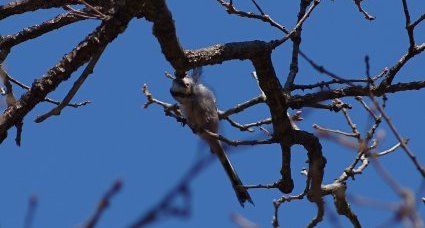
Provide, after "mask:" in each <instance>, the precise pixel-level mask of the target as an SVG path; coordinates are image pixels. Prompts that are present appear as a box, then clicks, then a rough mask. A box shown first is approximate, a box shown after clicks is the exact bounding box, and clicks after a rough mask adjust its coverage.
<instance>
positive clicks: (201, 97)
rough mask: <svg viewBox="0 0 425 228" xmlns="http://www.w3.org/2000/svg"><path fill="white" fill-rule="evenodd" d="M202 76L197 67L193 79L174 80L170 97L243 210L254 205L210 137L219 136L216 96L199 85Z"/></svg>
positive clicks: (190, 77)
mask: <svg viewBox="0 0 425 228" xmlns="http://www.w3.org/2000/svg"><path fill="white" fill-rule="evenodd" d="M201 74H202V68H201V67H197V68H194V69H193V71H192V75H191V76H188V75H185V77H183V78H174V79H173V82H172V85H171V88H170V93H171V95H172V97H173V98H174V99H175V100H176V101H177V102H178V103H179V108H180V110H181V112H182V115H183V117H184V119H185V123H186V124H187V125H188V126H189V127H190V128H191V129H192V131H193V133H195V134H197V135H198V136H200V138H201V139H203V140H204V141H205V142H207V143H208V145H209V147H210V150H211V152H212V153H214V154H215V155H216V156H217V157H218V159H219V161H220V163H221V165H222V166H223V168H224V170H225V172H226V174H227V176H228V177H229V180H230V182H231V184H232V187H233V189H234V191H235V193H236V197H237V198H238V201H239V203H240V204H241V206H242V207H244V205H245V203H246V202H249V203H251V204H252V205H254V202H253V201H252V199H251V196H250V195H249V193H248V191H247V189H246V188H245V187H244V186H243V183H242V181H241V179H240V178H239V176H238V175H237V173H236V171H235V169H234V168H233V166H232V164H231V163H230V160H229V158H228V156H227V154H226V152H225V151H224V149H223V146H222V144H221V142H220V140H218V139H217V137H214V136H212V134H211V133H213V134H218V125H219V116H218V109H217V105H216V101H215V96H214V94H213V92H212V91H211V90H210V89H209V88H207V87H206V86H205V85H203V84H201V83H200V80H199V79H200V76H201Z"/></svg>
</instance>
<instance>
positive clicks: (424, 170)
mask: <svg viewBox="0 0 425 228" xmlns="http://www.w3.org/2000/svg"><path fill="white" fill-rule="evenodd" d="M370 99H371V100H372V101H373V103H374V104H375V108H376V109H377V110H378V111H379V112H380V113H381V115H382V116H383V117H384V119H385V121H386V122H387V124H388V126H389V127H390V129H391V131H392V132H393V134H394V135H395V136H396V138H397V140H398V141H399V142H400V146H401V147H402V148H403V150H404V151H405V152H406V154H407V155H408V156H409V158H410V160H411V161H412V162H413V164H414V165H415V167H416V169H417V170H418V171H419V173H420V174H421V175H422V177H425V168H424V167H423V166H422V165H421V164H420V163H419V161H418V159H417V157H416V156H415V154H414V153H413V152H412V151H411V150H410V149H409V147H408V146H407V145H406V142H405V140H404V139H403V137H401V135H400V133H398V131H397V129H396V127H395V126H394V124H393V123H392V121H391V119H390V117H389V116H388V115H387V113H386V112H385V111H384V109H383V108H382V107H381V106H380V105H379V103H378V101H377V100H376V98H375V97H374V96H372V95H371V96H370Z"/></svg>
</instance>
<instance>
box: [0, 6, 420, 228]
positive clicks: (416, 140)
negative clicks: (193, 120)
mask: <svg viewBox="0 0 425 228" xmlns="http://www.w3.org/2000/svg"><path fill="white" fill-rule="evenodd" d="M5 2H8V1H1V4H5ZM245 2H249V1H245ZM282 2H283V3H282ZM419 2H420V1H409V6H410V9H411V13H412V17H413V18H417V17H418V16H419V15H422V14H423V13H424V11H425V8H424V7H425V6H424V4H423V3H419ZM235 3H236V4H237V5H238V6H239V8H241V9H250V10H254V8H253V7H252V6H251V5H249V4H247V3H243V2H242V1H235ZM259 3H260V4H261V5H262V6H263V9H264V10H265V11H266V12H267V13H268V14H269V15H271V16H272V17H273V18H274V19H275V20H276V21H278V22H280V23H281V24H283V25H285V26H287V27H288V28H291V27H292V26H293V25H294V23H295V20H296V15H297V12H298V4H299V3H298V1H280V2H279V3H278V2H277V1H275V3H272V1H259ZM168 5H169V8H170V10H171V11H172V13H173V16H174V20H175V22H176V26H177V33H178V36H179V38H180V41H181V43H182V45H183V47H185V48H189V49H191V48H201V47H206V46H209V45H213V44H217V43H224V42H232V41H247V40H255V39H258V40H266V41H268V40H271V39H277V38H279V37H281V34H280V33H279V32H278V31H277V30H276V29H274V28H272V27H270V26H269V25H267V24H265V23H261V22H258V21H255V20H250V19H246V18H238V17H236V16H231V15H228V14H227V13H226V12H225V11H224V9H223V8H222V7H221V6H220V5H219V4H218V3H217V2H216V1H212V0H211V1H196V0H190V1H168ZM364 7H365V9H367V10H368V11H369V12H370V13H371V14H372V15H374V16H376V17H377V19H376V20H375V21H373V22H369V21H367V20H365V19H364V18H363V16H362V15H361V14H360V13H359V12H358V11H357V8H356V7H355V5H354V3H353V2H352V1H322V2H321V3H320V5H319V6H318V7H317V8H316V10H315V11H314V13H313V14H312V16H311V17H310V18H309V19H308V21H307V22H306V23H305V25H304V29H303V42H302V50H304V51H305V52H306V53H307V54H309V56H310V57H311V58H313V59H314V60H315V61H317V62H318V63H320V64H322V65H324V66H325V67H326V68H327V69H329V70H331V71H332V72H335V73H337V74H340V75H342V76H344V77H347V78H362V77H364V72H365V67H364V61H363V59H364V56H365V55H366V54H367V55H369V56H370V58H371V61H370V62H371V72H372V74H377V73H379V72H380V71H381V70H382V69H383V68H384V67H389V66H391V65H393V64H394V63H395V62H396V61H397V60H398V59H399V58H400V57H401V56H402V55H403V54H404V53H405V51H406V50H407V47H408V40H407V35H406V33H405V31H404V16H403V11H402V6H401V1H371V0H369V1H365V3H364ZM61 11H62V10H61V9H59V10H43V11H37V12H34V13H30V14H27V15H18V16H13V17H10V18H8V19H6V20H3V21H0V33H1V34H2V35H3V34H11V33H14V32H17V31H20V30H21V29H22V28H23V27H25V26H29V25H33V24H34V23H41V22H42V21H44V20H46V19H48V18H50V17H52V16H54V15H56V14H57V13H59V12H61ZM98 23H99V22H97V21H85V22H82V23H77V24H74V25H71V26H69V27H67V28H65V29H61V30H59V31H55V32H52V33H50V34H48V35H46V36H43V37H41V38H38V39H35V40H31V41H29V42H26V43H25V44H23V45H20V46H18V47H15V48H14V49H13V50H12V52H11V54H10V55H9V57H8V59H7V62H6V68H7V70H8V71H9V73H10V74H12V75H13V76H14V77H16V78H17V79H19V80H21V81H22V82H25V83H26V84H31V83H32V82H33V80H34V79H35V78H39V77H41V76H42V75H43V74H44V73H45V72H46V71H47V69H49V68H50V67H52V66H53V65H54V64H55V63H56V62H57V61H58V60H59V59H60V58H61V57H62V56H63V55H64V54H65V53H67V52H68V51H69V50H71V49H72V48H73V47H74V46H75V45H76V44H77V43H78V42H79V41H80V40H82V39H83V38H84V37H85V36H86V34H87V33H89V32H90V31H91V30H92V29H94V28H95V27H96V26H97V25H98ZM416 40H417V42H418V43H422V42H424V41H425V27H424V25H421V26H420V27H419V28H418V31H417V33H416ZM290 46H291V45H290V43H289V42H288V43H286V44H284V45H283V46H282V47H280V48H279V49H278V50H277V51H275V52H274V55H273V61H274V64H275V67H276V71H277V73H278V75H279V78H280V80H281V81H282V82H284V81H285V77H286V75H287V73H288V69H289V62H290V51H291V49H290ZM424 62H425V56H424V55H423V54H422V56H418V57H416V58H415V59H414V60H413V61H411V62H409V64H407V66H406V67H405V68H404V69H403V70H402V71H401V72H400V73H399V75H398V77H397V80H398V81H412V80H423V76H424V72H425V65H424V64H423V63H424ZM164 71H170V72H173V69H172V68H171V66H170V65H169V64H168V62H166V61H165V58H164V57H163V56H162V54H161V51H160V48H159V45H158V43H157V41H156V39H154V37H153V35H152V34H151V23H150V22H147V21H145V20H143V19H142V20H134V21H132V23H131V24H130V26H129V27H128V29H127V31H126V32H125V33H124V34H123V35H121V36H119V37H118V39H116V40H115V41H114V42H113V43H112V44H111V45H110V46H108V48H107V50H106V52H105V53H104V55H103V56H102V58H101V59H100V61H99V63H98V65H97V67H96V68H95V72H94V74H93V75H91V76H90V77H89V79H88V80H87V81H86V83H85V84H84V86H83V87H82V88H81V90H80V91H79V92H78V94H77V96H76V98H75V101H82V100H90V101H92V102H93V103H92V104H90V105H88V106H85V107H82V108H79V109H72V108H68V109H65V110H64V111H63V112H62V114H61V115H60V116H59V117H53V118H51V119H48V120H47V121H45V122H43V123H42V124H36V123H34V122H33V120H34V118H35V117H36V116H37V115H40V114H43V113H44V112H45V111H47V110H49V109H50V108H52V106H51V105H50V104H41V105H39V106H38V107H37V108H35V109H34V110H33V111H32V112H31V113H30V114H29V115H28V116H27V117H26V118H25V124H24V131H23V138H22V140H23V141H22V146H21V147H17V146H16V145H15V144H14V135H15V131H14V130H10V131H9V138H8V139H7V140H6V141H5V142H4V143H3V144H2V145H1V147H0V148H1V150H0V181H1V183H2V184H1V186H2V187H1V190H0V202H1V203H0V226H1V227H5V228H7V227H22V225H23V221H24V217H25V213H26V210H27V205H28V198H29V197H30V196H31V195H33V194H35V195H37V197H38V199H39V207H38V208H37V212H36V214H35V221H34V224H33V225H34V226H33V227H75V226H76V225H78V224H82V223H84V222H85V221H86V220H87V218H88V217H89V216H90V215H91V214H92V212H93V211H94V209H95V207H96V205H97V203H98V200H99V199H100V198H101V196H102V195H103V194H104V192H105V191H106V190H107V189H108V188H109V187H110V185H111V184H112V182H113V181H114V180H116V179H117V178H121V179H122V180H123V182H124V186H123V189H122V191H121V192H120V193H119V195H117V196H116V197H115V198H114V199H113V201H112V204H111V206H110V208H109V209H108V210H107V212H106V213H105V214H104V216H103V217H102V218H101V221H100V223H99V226H98V227H111V228H114V227H126V226H128V225H129V224H131V223H132V222H134V221H135V220H136V219H137V218H138V217H139V216H140V215H142V214H143V213H145V212H146V211H147V210H148V209H149V208H151V207H152V206H154V205H155V204H156V203H158V202H159V201H160V200H161V199H162V197H163V196H164V194H165V193H166V192H168V191H169V190H170V189H171V188H172V187H173V186H174V185H175V184H176V183H177V182H178V181H179V179H180V177H181V176H182V175H183V173H184V172H185V171H186V170H187V169H188V168H189V167H190V166H191V165H192V164H193V162H194V161H195V160H196V159H197V158H199V157H200V156H202V155H205V154H207V153H209V151H208V149H207V148H206V147H205V146H203V145H202V143H201V142H200V140H199V139H198V138H197V137H196V136H195V135H193V134H192V132H191V130H190V129H189V128H187V127H181V126H180V124H178V123H177V122H176V121H175V120H173V119H171V118H168V117H166V116H165V115H164V113H163V111H162V109H161V108H159V107H156V106H152V107H150V108H149V109H147V110H145V109H143V104H144V103H145V97H144V96H143V95H142V93H141V87H142V85H143V84H144V83H147V84H148V85H149V88H150V91H151V92H152V93H153V94H154V95H155V96H156V97H157V98H159V99H162V100H164V101H167V102H173V100H172V98H171V96H170V94H169V86H170V80H169V79H167V78H165V77H164V76H163V73H164ZM252 71H253V67H252V65H251V64H250V63H249V62H247V61H245V62H241V61H231V62H226V63H224V64H222V65H216V66H209V67H205V68H204V75H203V78H202V80H203V81H204V82H205V84H207V85H208V86H210V87H211V88H212V89H213V90H214V92H215V93H216V97H217V100H218V106H219V108H220V109H222V110H224V109H227V108H230V107H232V106H234V105H236V104H238V103H241V102H243V101H245V100H248V99H250V98H252V97H254V96H257V95H258V93H259V91H258V88H257V86H256V82H255V81H254V80H253V79H252V78H251V76H250V73H251V72H252ZM76 77H78V74H74V75H73V77H72V79H71V80H69V81H67V82H66V83H63V84H62V85H61V86H60V87H59V88H58V89H57V90H56V91H55V92H54V93H52V94H51V95H50V97H52V98H55V99H61V98H62V97H63V96H64V94H65V93H66V91H67V90H68V89H69V88H70V87H71V86H72V83H73V82H72V81H73V80H75V79H76ZM321 80H328V78H326V77H325V76H323V75H320V74H318V73H316V72H315V71H314V70H312V69H311V67H310V66H308V64H306V62H305V61H302V60H301V61H300V72H299V75H298V77H297V81H296V83H297V84H302V83H308V82H313V81H321ZM15 90H18V89H17V88H16V89H15ZM424 99H425V92H424V91H412V92H403V93H399V94H396V95H389V101H388V104H387V109H386V110H387V112H388V114H389V115H390V116H391V118H392V120H393V121H394V122H395V123H396V126H397V128H398V130H399V131H400V133H401V134H402V135H403V136H404V137H408V138H410V139H411V141H410V143H409V146H410V148H411V149H412V150H413V151H414V152H415V153H416V155H417V156H418V159H419V160H420V161H421V162H422V163H425V154H424V153H423V149H424V147H425V142H424V134H423V129H425V121H423V116H424V114H425V106H424V105H423V100H424ZM344 101H346V102H349V103H351V104H353V106H354V109H353V110H352V111H350V113H351V114H352V117H353V119H354V120H355V122H356V123H357V124H358V126H359V127H360V129H362V130H363V131H364V130H365V128H366V127H367V126H368V123H369V121H368V117H367V114H366V113H365V112H364V111H363V110H362V109H361V108H360V107H359V106H358V105H357V103H355V102H354V101H353V100H352V99H344ZM2 107H4V104H3V106H2ZM304 113H305V116H304V118H305V120H304V121H303V122H301V123H300V124H299V126H300V127H301V128H302V129H303V130H306V131H310V132H313V129H312V127H311V126H312V124H313V123H317V124H320V125H321V126H325V127H329V128H339V129H343V130H346V131H349V128H348V127H347V126H346V124H345V122H344V119H343V116H342V114H341V113H336V114H335V113H331V112H329V111H312V110H308V109H306V110H305V111H304ZM266 117H268V111H267V108H266V106H265V105H260V106H259V107H256V108H253V109H250V110H249V111H247V112H246V113H245V114H242V115H238V116H236V117H235V118H236V119H237V120H238V121H240V122H253V121H256V120H258V119H260V118H266ZM382 127H383V128H382V131H383V132H385V133H386V136H385V139H384V141H383V142H382V143H381V145H380V148H381V149H382V150H384V149H387V148H389V147H391V146H393V145H394V144H395V143H396V139H395V138H394V137H393V135H392V134H391V133H390V132H389V131H388V129H387V127H386V124H382ZM222 133H223V134H224V135H226V136H228V137H230V138H235V139H244V138H245V139H247V138H254V137H263V134H262V133H261V132H257V133H254V134H252V135H247V134H241V133H239V132H238V131H237V130H235V129H232V128H230V127H229V126H228V125H227V123H224V122H223V124H222ZM321 142H322V145H323V152H324V155H325V156H326V158H327V159H328V164H327V166H326V175H325V183H329V182H331V181H332V180H333V179H334V178H336V177H338V176H339V175H340V174H341V172H342V171H343V169H344V168H345V167H347V166H348V164H349V163H350V162H351V161H352V160H353V159H354V157H355V151H353V150H349V149H347V148H343V147H339V146H338V145H337V144H336V143H334V142H331V141H327V140H322V141H321ZM293 159H294V161H293V166H292V168H293V175H294V178H295V181H296V187H295V191H294V193H298V192H300V191H301V190H302V188H303V184H304V177H303V176H301V175H299V171H300V170H301V168H302V167H304V166H306V164H305V163H304V161H305V160H306V153H305V151H304V150H303V149H302V148H301V147H296V148H294V150H293ZM231 160H232V162H233V163H234V166H235V167H236V168H237V170H238V173H239V175H240V176H241V178H242V179H243V181H244V183H246V184H258V183H272V182H274V181H276V180H277V179H278V178H279V170H280V166H279V164H280V153H279V150H278V147H277V146H258V147H255V148H251V147H242V148H241V149H239V148H238V149H236V150H234V153H232V156H231ZM382 162H383V164H384V165H385V167H387V168H388V170H389V172H390V173H391V175H392V176H393V177H394V178H395V179H396V180H397V181H399V182H400V183H401V184H402V185H403V186H406V187H408V188H410V189H411V190H412V191H418V190H419V186H420V184H421V180H422V178H421V177H420V175H419V174H418V173H417V172H416V170H415V169H414V167H413V166H412V163H411V162H410V160H409V159H408V158H407V156H406V155H405V154H404V152H403V151H401V150H399V151H397V152H395V153H393V154H391V155H389V156H388V157H385V158H383V159H382ZM348 187H349V188H348V189H349V190H348V192H349V193H350V194H352V195H356V196H364V197H368V198H373V199H376V200H382V201H386V202H397V200H398V198H397V197H396V195H395V194H394V193H393V192H392V190H391V189H390V188H389V187H388V186H387V185H386V184H385V183H384V182H383V181H382V180H381V179H380V178H379V176H378V175H377V173H376V172H375V170H374V168H373V167H372V166H370V167H369V168H368V169H367V170H366V172H365V173H364V174H363V175H361V176H358V177H357V178H356V180H355V181H349V182H348ZM190 190H191V193H192V196H193V200H192V209H193V210H192V216H191V217H190V218H188V219H180V218H169V219H168V218H167V219H165V220H164V221H161V222H159V223H156V224H154V226H153V227H233V226H234V224H233V223H232V222H231V221H230V214H232V213H239V214H241V215H243V216H245V217H246V218H248V219H250V220H251V221H253V222H255V223H257V224H259V225H260V226H262V227H269V226H271V223H270V222H271V218H272V214H273V205H272V200H273V199H276V198H278V197H280V196H281V193H279V192H278V191H276V190H253V191H251V196H252V197H253V200H254V201H255V204H256V206H255V207H252V206H249V205H248V206H247V207H246V208H241V207H240V206H239V204H238V202H237V200H236V198H235V195H234V193H233V190H232V188H231V187H230V184H229V182H228V180H227V177H226V176H225V173H224V172H223V170H222V168H221V166H220V165H219V163H217V162H216V163H214V164H213V165H212V166H210V167H209V168H208V169H206V170H205V171H204V172H203V173H202V174H200V175H199V176H198V177H197V178H196V179H195V180H194V181H193V182H192V184H191V186H190ZM421 196H423V191H422V194H421ZM326 202H327V203H328V204H327V209H329V211H328V213H327V214H328V215H329V214H335V209H334V206H333V204H332V198H331V197H330V196H328V197H326ZM352 207H353V210H354V211H355V212H356V213H357V215H358V216H359V218H360V221H361V222H362V224H363V225H364V226H365V227H374V226H377V225H379V224H382V222H383V221H386V220H387V219H389V218H391V216H392V213H391V212H389V211H385V210H375V209H370V208H367V207H362V206H359V205H353V206H352ZM420 213H421V215H422V217H424V214H425V209H424V206H423V204H420ZM314 215H315V208H314V206H313V205H311V204H309V203H307V202H306V200H304V201H299V202H293V203H290V204H287V205H284V206H282V208H281V210H280V222H281V224H282V226H283V227H304V226H305V225H306V224H307V223H308V222H309V221H310V219H311V218H312V217H313V216H314ZM340 222H341V223H342V224H343V225H344V226H348V224H349V223H347V220H346V219H345V218H342V219H340ZM329 226H331V223H330V220H329V217H325V221H324V222H323V223H321V225H320V226H319V227H329Z"/></svg>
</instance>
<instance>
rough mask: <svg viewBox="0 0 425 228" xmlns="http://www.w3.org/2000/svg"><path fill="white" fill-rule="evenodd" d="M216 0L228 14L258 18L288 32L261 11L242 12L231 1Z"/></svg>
mask: <svg viewBox="0 0 425 228" xmlns="http://www.w3.org/2000/svg"><path fill="white" fill-rule="evenodd" d="M217 2H219V3H220V4H221V5H222V6H223V7H224V8H225V9H226V11H227V13H228V14H235V15H238V16H240V17H246V18H253V19H258V20H261V21H263V22H267V23H269V24H270V25H271V26H273V27H275V28H277V29H279V30H280V31H282V32H284V33H286V34H288V33H289V31H288V30H287V29H286V28H285V26H283V25H280V24H279V23H277V22H276V21H274V20H273V19H272V18H271V17H270V16H268V15H266V14H264V13H262V14H261V15H258V14H255V13H252V12H244V11H241V10H238V9H236V8H235V6H234V5H233V3H232V1H230V2H225V1H224V0H217ZM260 12H261V11H260Z"/></svg>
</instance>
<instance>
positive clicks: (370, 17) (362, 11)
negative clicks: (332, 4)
mask: <svg viewBox="0 0 425 228" xmlns="http://www.w3.org/2000/svg"><path fill="white" fill-rule="evenodd" d="M362 1H363V0H354V4H356V6H357V8H358V9H359V11H360V12H361V13H362V14H363V15H364V16H365V18H366V19H367V20H369V21H373V20H375V19H376V17H374V16H371V15H369V13H368V12H366V11H365V10H364V9H363V8H362V5H361V4H362V3H361V2H362Z"/></svg>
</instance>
